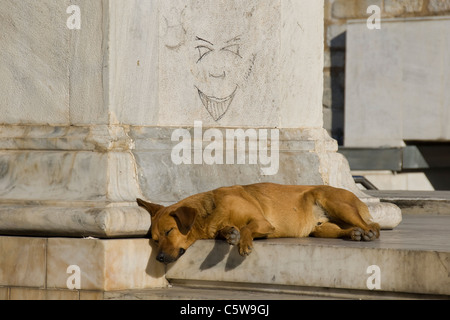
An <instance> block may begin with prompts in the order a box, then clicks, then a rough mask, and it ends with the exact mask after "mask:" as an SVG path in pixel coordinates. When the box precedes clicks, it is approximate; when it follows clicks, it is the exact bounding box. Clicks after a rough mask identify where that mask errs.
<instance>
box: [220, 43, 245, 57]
mask: <svg viewBox="0 0 450 320" xmlns="http://www.w3.org/2000/svg"><path fill="white" fill-rule="evenodd" d="M240 49H241V47H240V45H238V44H232V45H229V46H226V47H224V48H222V49H221V50H222V51H228V52H231V53H234V54H235V55H237V56H238V57H239V58H242V57H241V54H240V52H239V50H240Z"/></svg>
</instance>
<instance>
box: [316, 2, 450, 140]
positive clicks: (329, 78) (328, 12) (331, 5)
mask: <svg viewBox="0 0 450 320" xmlns="http://www.w3.org/2000/svg"><path fill="white" fill-rule="evenodd" d="M370 5H378V6H379V7H380V8H381V10H382V11H381V14H382V19H386V18H406V17H430V16H444V15H449V14H450V0H325V66H324V96H323V107H324V128H326V129H327V130H328V132H330V135H331V136H332V137H333V138H335V139H337V140H338V142H339V144H340V145H342V144H344V112H345V111H344V108H345V80H346V74H345V64H346V35H347V33H346V30H347V20H350V19H367V18H368V16H369V14H367V12H366V11H367V8H368V7H369V6H370Z"/></svg>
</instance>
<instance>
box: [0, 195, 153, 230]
mask: <svg viewBox="0 0 450 320" xmlns="http://www.w3.org/2000/svg"><path fill="white" fill-rule="evenodd" d="M44 203H45V202H44ZM61 204H62V203H61ZM71 204H72V206H70V205H71ZM74 204H75V203H74V202H69V203H64V205H65V206H50V205H24V203H18V202H16V204H9V205H8V204H2V205H1V206H0V234H3V235H19V236H44V237H58V236H59V237H96V238H125V237H128V238H129V237H145V236H147V234H148V232H149V230H150V225H151V219H150V215H149V214H148V212H147V211H145V210H144V209H142V208H140V207H138V206H137V205H136V203H127V204H126V206H125V205H124V204H122V206H118V205H117V204H111V205H113V206H111V207H108V206H99V204H95V202H94V203H93V204H92V206H77V205H74ZM114 205H116V206H114Z"/></svg>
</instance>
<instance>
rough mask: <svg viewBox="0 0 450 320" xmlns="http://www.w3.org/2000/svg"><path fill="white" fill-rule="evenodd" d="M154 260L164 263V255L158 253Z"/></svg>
mask: <svg viewBox="0 0 450 320" xmlns="http://www.w3.org/2000/svg"><path fill="white" fill-rule="evenodd" d="M156 260H158V261H159V262H163V263H164V261H165V257H164V253H162V252H160V253H159V254H158V256H157V257H156Z"/></svg>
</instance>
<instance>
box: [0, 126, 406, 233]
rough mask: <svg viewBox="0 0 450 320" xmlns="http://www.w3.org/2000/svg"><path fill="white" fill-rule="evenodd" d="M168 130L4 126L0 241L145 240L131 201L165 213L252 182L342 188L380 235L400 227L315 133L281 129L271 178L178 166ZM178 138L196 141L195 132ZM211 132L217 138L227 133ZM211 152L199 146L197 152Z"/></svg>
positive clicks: (231, 168) (249, 169)
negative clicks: (193, 198) (2, 237)
mask: <svg viewBox="0 0 450 320" xmlns="http://www.w3.org/2000/svg"><path fill="white" fill-rule="evenodd" d="M176 129H177V128H170V127H130V126H90V127H48V126H2V127H1V128H0V150H1V151H0V199H1V202H0V203H1V204H0V234H7V235H29V236H70V237H89V236H92V237H98V238H120V237H141V236H146V235H147V233H148V230H149V228H150V217H149V215H148V213H147V212H146V211H145V210H143V209H141V208H139V207H138V206H137V205H136V203H135V199H136V198H137V197H141V198H145V199H147V200H150V201H152V202H155V203H160V204H163V205H168V204H172V203H175V202H177V201H179V200H181V199H183V198H185V197H187V196H190V195H192V194H196V193H199V192H203V191H207V190H211V189H215V188H218V187H221V186H228V185H235V184H252V183H257V182H275V183H281V184H297V185H319V184H327V185H332V186H335V187H340V188H345V189H348V190H350V191H352V192H354V193H355V194H357V196H358V197H360V198H361V199H362V200H363V201H364V202H366V203H367V204H368V206H369V209H370V211H371V214H372V216H373V218H374V220H375V221H376V222H378V223H380V225H381V226H382V228H384V229H392V228H394V227H396V226H397V225H398V224H399V223H400V222H401V211H400V209H399V208H398V207H396V206H395V205H393V204H389V203H381V202H380V201H379V199H377V198H373V197H370V196H368V195H366V194H364V193H362V192H361V191H360V190H359V189H358V188H357V187H356V185H355V183H354V182H353V179H352V177H351V174H350V169H349V166H348V163H347V160H346V159H345V158H344V157H343V156H342V155H340V154H338V153H337V152H336V151H337V144H336V142H335V141H334V140H332V139H331V138H330V137H329V136H328V134H327V133H326V131H325V130H324V129H322V128H307V129H280V130H279V141H278V142H279V143H278V145H279V150H278V153H279V158H278V161H279V168H278V170H277V172H276V173H275V174H273V175H262V174H261V172H262V171H261V169H262V168H263V167H264V165H263V164H261V163H260V162H259V161H258V163H256V164H249V163H248V162H247V163H245V164H228V165H226V164H223V165H222V164H213V165H209V164H206V163H205V162H202V163H199V164H181V165H177V164H175V163H174V162H173V159H172V158H171V154H172V151H173V148H174V147H175V146H176V145H177V144H178V143H179V141H175V142H174V141H172V134H173V132H174V130H176ZM207 129H208V128H204V129H203V132H205V130H207ZM186 130H188V131H190V132H191V133H192V137H194V132H193V131H194V128H186ZM217 130H219V131H221V132H223V135H224V137H225V134H226V128H218V129H217ZM210 143H211V141H210V140H207V139H206V138H205V139H203V141H202V142H201V146H202V147H203V148H204V147H207V146H208V145H209V144H210ZM223 143H224V144H225V143H226V141H225V140H224V142H223ZM272 146H274V144H273V143H272V144H271V145H269V151H274V150H270V149H271V148H272ZM202 150H203V149H202ZM193 152H194V151H193ZM247 157H248V154H247Z"/></svg>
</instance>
